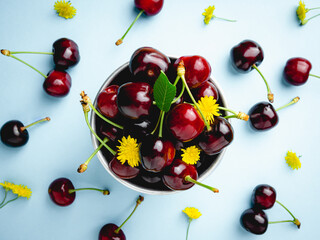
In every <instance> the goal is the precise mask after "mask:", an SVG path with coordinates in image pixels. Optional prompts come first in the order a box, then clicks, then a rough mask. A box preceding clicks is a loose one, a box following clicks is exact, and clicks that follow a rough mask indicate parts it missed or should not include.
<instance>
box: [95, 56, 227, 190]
mask: <svg viewBox="0 0 320 240" xmlns="http://www.w3.org/2000/svg"><path fill="white" fill-rule="evenodd" d="M169 58H171V59H177V58H176V57H169ZM128 66H129V62H126V63H124V64H122V65H121V66H120V67H118V68H117V69H116V70H115V71H114V72H113V73H111V75H110V76H109V77H108V78H107V79H106V80H105V81H104V83H103V84H102V86H101V87H100V89H99V91H98V92H97V94H96V96H95V100H94V103H93V105H94V106H95V107H96V106H97V97H98V94H99V93H100V92H101V91H103V90H104V89H105V88H106V86H107V85H108V84H109V83H110V82H111V81H112V79H113V78H114V77H115V76H117V75H118V74H119V73H120V72H121V71H122V70H124V69H125V68H126V67H128ZM209 81H211V82H212V83H213V84H214V85H215V86H216V88H217V89H218V92H219V99H221V102H222V103H223V105H224V107H226V108H228V104H227V100H226V98H225V94H224V92H223V90H222V89H221V87H220V85H219V83H218V82H217V81H216V79H215V78H214V77H212V76H210V78H209ZM227 115H228V113H227ZM96 117H97V115H96V114H95V113H94V111H91V116H90V125H91V127H92V129H93V130H94V131H95V132H96V125H95V119H96ZM227 120H228V121H230V119H227ZM91 140H92V144H93V147H94V149H97V148H98V146H99V145H100V144H99V143H98V140H96V138H95V136H94V135H93V134H92V133H91ZM225 151H226V148H224V149H223V150H222V151H221V152H220V153H219V154H218V156H217V158H216V160H215V162H214V163H213V164H212V165H211V166H210V167H209V168H208V169H207V170H206V171H205V172H203V173H202V175H201V176H200V177H199V178H198V180H197V181H200V182H201V181H203V180H204V179H206V178H207V177H208V176H209V175H210V174H211V173H212V172H213V171H214V169H215V168H216V167H217V166H218V165H219V164H220V162H221V159H222V158H223V156H224V154H225ZM97 157H98V159H99V161H100V163H101V164H102V166H103V167H104V168H105V169H106V170H107V172H108V173H109V174H110V175H111V176H112V177H113V178H114V179H116V180H117V181H118V182H119V183H121V184H123V185H124V186H126V187H128V188H130V189H132V190H134V191H137V192H139V193H144V194H150V195H169V194H174V193H177V192H182V191H185V190H155V189H148V188H144V187H142V186H137V185H135V184H133V183H131V182H129V181H127V180H124V179H121V178H119V177H118V176H117V175H116V174H115V173H113V172H112V171H111V170H110V168H109V165H108V162H107V161H106V160H105V157H104V156H103V154H102V153H101V151H98V153H97Z"/></svg>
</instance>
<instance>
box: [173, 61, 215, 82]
mask: <svg viewBox="0 0 320 240" xmlns="http://www.w3.org/2000/svg"><path fill="white" fill-rule="evenodd" d="M181 61H183V63H184V67H185V70H186V72H185V79H186V81H187V84H188V86H189V88H196V87H198V86H200V85H201V84H202V83H204V82H205V81H207V80H209V78H210V75H211V66H210V64H209V63H208V61H207V60H206V59H205V58H204V57H201V56H183V57H180V58H178V59H177V60H176V61H175V63H174V66H175V67H176V68H177V67H178V64H179V63H180V62H181Z"/></svg>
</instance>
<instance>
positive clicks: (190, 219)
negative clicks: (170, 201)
mask: <svg viewBox="0 0 320 240" xmlns="http://www.w3.org/2000/svg"><path fill="white" fill-rule="evenodd" d="M191 222H192V218H189V223H188V228H187V236H186V240H188V236H189V228H190V224H191Z"/></svg>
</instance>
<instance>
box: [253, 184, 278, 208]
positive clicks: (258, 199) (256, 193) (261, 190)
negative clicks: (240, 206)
mask: <svg viewBox="0 0 320 240" xmlns="http://www.w3.org/2000/svg"><path fill="white" fill-rule="evenodd" d="M276 195H277V194H276V190H275V189H274V188H273V187H271V186H270V185H267V184H260V185H258V186H256V187H255V189H254V190H253V193H252V204H253V205H254V207H257V208H261V209H269V208H272V206H273V205H274V203H275V202H276Z"/></svg>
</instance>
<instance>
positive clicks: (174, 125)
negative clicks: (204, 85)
mask: <svg viewBox="0 0 320 240" xmlns="http://www.w3.org/2000/svg"><path fill="white" fill-rule="evenodd" d="M167 127H168V129H169V132H170V133H171V134H172V135H173V136H174V137H175V138H176V139H178V140H180V141H182V142H188V141H191V140H192V139H195V138H196V137H197V136H199V134H200V133H201V132H202V130H203V128H204V122H203V119H202V118H201V116H200V115H199V113H198V112H197V111H196V109H195V108H194V107H193V106H192V105H191V104H188V103H182V104H179V105H177V106H176V107H174V108H173V109H172V110H171V111H170V112H169V114H168V117H167Z"/></svg>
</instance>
